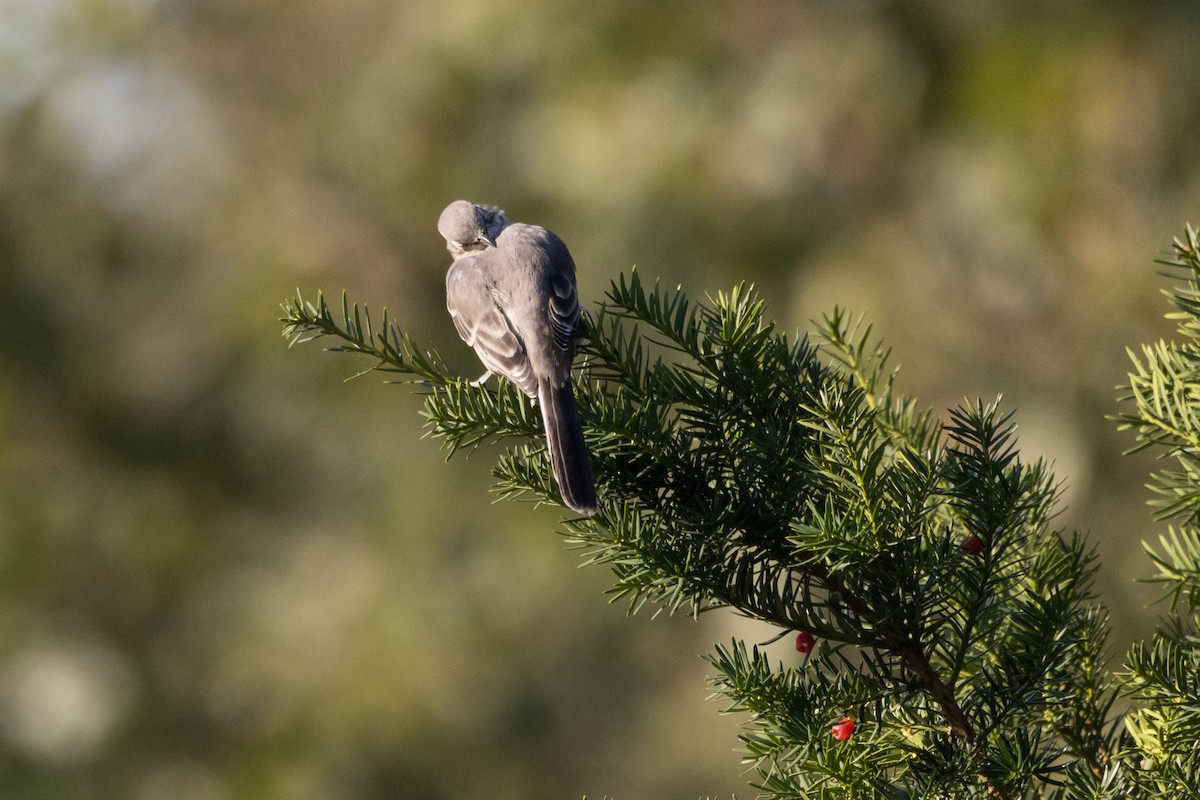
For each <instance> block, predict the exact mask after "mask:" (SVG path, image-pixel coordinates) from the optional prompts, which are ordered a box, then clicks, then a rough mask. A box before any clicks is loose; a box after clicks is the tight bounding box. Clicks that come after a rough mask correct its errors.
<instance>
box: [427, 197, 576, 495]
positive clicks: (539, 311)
mask: <svg viewBox="0 0 1200 800" xmlns="http://www.w3.org/2000/svg"><path fill="white" fill-rule="evenodd" d="M438 233H440V234H441V235H442V237H443V238H445V240H446V249H447V250H449V251H450V255H451V256H453V257H454V263H453V264H452V265H451V266H450V270H449V271H448V272H447V273H446V308H447V309H449V311H450V317H451V318H452V319H453V320H454V327H455V328H457V329H458V335H459V336H461V337H462V339H463V341H464V342H466V343H467V344H468V345H470V346H471V347H473V348H474V349H475V352H476V353H477V354H478V355H479V360H480V361H482V362H483V365H484V367H486V368H487V372H485V373H484V374H483V375H482V376H481V377H480V378H479V380H478V381H476V384H479V383H482V382H483V381H485V380H487V379H488V378H489V377H491V376H492V375H493V374H497V375H503V376H504V377H505V378H508V379H509V380H510V381H512V382H513V383H514V384H516V385H517V387H518V388H520V390H521V391H523V392H524V393H525V394H526V395H528V396H529V397H530V398H531V399H533V400H534V401H535V402H536V403H537V405H538V406H539V407H540V408H541V410H542V421H543V423H544V424H545V428H546V449H547V451H548V452H549V454H550V465H551V468H552V469H553V471H554V480H555V482H556V483H557V484H558V488H559V491H561V492H562V497H563V500H564V501H565V502H566V504H567V505H568V506H570V507H571V508H572V509H574V510H575V511H577V512H579V513H580V514H585V515H587V516H591V515H592V514H594V513H596V488H595V485H594V484H593V482H592V467H591V462H590V460H589V458H588V450H587V444H586V443H585V442H584V439H583V428H582V427H581V426H580V423H579V409H578V407H577V406H576V404H575V394H574V392H573V391H572V390H571V361H572V360H573V359H574V357H575V346H574V343H573V342H572V339H571V337H572V335H573V334H574V332H575V327H576V325H578V324H579V296H578V294H577V292H576V289H575V262H574V260H573V259H572V258H571V253H570V252H569V251H568V250H567V246H566V245H565V244H563V241H562V239H559V238H558V237H557V236H555V235H554V234H553V233H551V232H550V231H548V230H546V229H545V228H540V227H538V226H536V225H525V224H523V223H520V222H510V221H509V220H508V218H507V217H505V216H504V212H503V211H501V210H500V209H498V208H496V207H495V206H486V205H476V204H474V203H468V202H467V201H466V200H455V201H454V202H453V203H451V204H450V205H448V206H446V209H445V210H444V211H443V212H442V216H441V217H440V218H439V219H438Z"/></svg>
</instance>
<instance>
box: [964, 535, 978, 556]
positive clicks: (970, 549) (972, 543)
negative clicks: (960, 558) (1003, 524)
mask: <svg viewBox="0 0 1200 800" xmlns="http://www.w3.org/2000/svg"><path fill="white" fill-rule="evenodd" d="M962 549H963V552H964V553H966V554H967V555H971V556H977V555H979V554H980V553H982V552H983V539H980V538H979V537H978V536H968V537H967V538H965V539H963V543H962Z"/></svg>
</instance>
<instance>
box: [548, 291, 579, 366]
mask: <svg viewBox="0 0 1200 800" xmlns="http://www.w3.org/2000/svg"><path fill="white" fill-rule="evenodd" d="M547 306H548V310H549V312H550V328H551V331H552V332H553V334H554V344H555V345H557V346H558V347H559V349H561V350H566V351H567V352H572V350H571V348H572V344H571V336H573V335H574V333H575V328H576V327H578V325H579V294H578V292H577V291H576V289H575V281H573V280H571V278H570V277H569V276H568V275H566V274H564V273H559V274H557V275H555V276H554V277H552V278H551V279H550V297H549V302H548V303H547Z"/></svg>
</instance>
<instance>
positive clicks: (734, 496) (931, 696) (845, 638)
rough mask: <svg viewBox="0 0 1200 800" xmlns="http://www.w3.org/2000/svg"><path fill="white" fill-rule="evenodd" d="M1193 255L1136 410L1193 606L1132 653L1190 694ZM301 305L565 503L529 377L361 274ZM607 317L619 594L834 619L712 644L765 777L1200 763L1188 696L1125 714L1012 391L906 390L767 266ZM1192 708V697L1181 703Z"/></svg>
mask: <svg viewBox="0 0 1200 800" xmlns="http://www.w3.org/2000/svg"><path fill="white" fill-rule="evenodd" d="M1170 263H1171V264H1173V265H1175V266H1176V267H1177V268H1179V269H1181V270H1183V271H1184V273H1185V274H1186V275H1187V276H1189V277H1188V280H1189V283H1188V284H1187V286H1186V287H1185V288H1184V289H1181V290H1178V291H1176V292H1175V293H1174V294H1173V295H1172V297H1173V300H1174V302H1175V303H1176V306H1177V308H1178V309H1179V317H1180V319H1181V320H1182V326H1183V328H1182V329H1183V330H1185V332H1186V337H1187V339H1186V342H1185V344H1184V345H1166V344H1159V345H1157V346H1155V347H1153V348H1147V349H1145V350H1143V351H1142V355H1141V356H1139V357H1137V358H1135V367H1136V369H1135V372H1134V374H1133V375H1131V381H1132V383H1131V386H1130V389H1129V396H1128V397H1129V399H1130V400H1131V401H1132V402H1133V403H1134V404H1135V406H1136V409H1135V410H1134V411H1133V412H1130V413H1129V414H1127V415H1125V416H1122V417H1121V418H1120V421H1121V424H1122V425H1123V426H1125V427H1129V428H1133V429H1135V431H1136V433H1137V435H1138V437H1139V441H1138V446H1141V447H1148V446H1164V447H1166V448H1167V450H1168V452H1169V453H1170V454H1171V456H1172V457H1174V458H1175V459H1176V462H1177V464H1178V465H1179V469H1178V470H1177V471H1174V472H1171V471H1167V472H1164V473H1162V475H1161V476H1160V478H1159V484H1158V487H1159V491H1160V493H1161V494H1162V496H1163V502H1162V505H1161V509H1162V512H1163V513H1169V514H1171V515H1172V516H1175V517H1177V518H1179V519H1181V520H1182V521H1183V522H1182V524H1181V525H1180V527H1179V528H1178V529H1177V530H1174V531H1173V532H1172V534H1171V535H1170V536H1169V537H1167V538H1164V539H1163V540H1162V542H1161V551H1162V553H1161V555H1160V554H1159V553H1158V551H1155V552H1154V554H1153V559H1154V563H1155V565H1156V566H1157V568H1158V570H1159V574H1158V577H1157V580H1159V581H1160V582H1161V583H1162V584H1163V585H1164V587H1165V588H1166V590H1167V594H1168V597H1169V598H1170V599H1171V601H1172V603H1174V604H1176V605H1178V606H1181V607H1185V608H1186V609H1187V610H1188V612H1189V614H1190V615H1191V617H1192V619H1190V621H1189V622H1188V623H1187V624H1186V625H1183V626H1181V627H1180V628H1178V629H1176V630H1174V631H1167V632H1166V633H1165V634H1164V636H1163V637H1162V638H1161V639H1160V640H1159V641H1157V642H1156V643H1155V644H1154V646H1152V647H1146V648H1142V649H1140V650H1135V651H1134V652H1133V653H1132V654H1131V656H1130V659H1129V662H1128V670H1129V672H1128V675H1129V685H1131V686H1134V687H1137V688H1136V689H1135V690H1134V692H1135V694H1134V697H1135V699H1138V700H1145V701H1147V702H1159V701H1164V700H1169V701H1170V702H1177V703H1180V704H1182V705H1181V706H1180V707H1181V708H1189V709H1190V708H1191V706H1190V705H1188V704H1190V703H1193V701H1194V698H1193V697H1192V696H1191V693H1192V689H1193V686H1194V685H1200V679H1197V680H1196V681H1195V682H1194V683H1193V682H1191V676H1192V675H1194V674H1195V673H1194V672H1189V670H1191V669H1192V667H1193V666H1194V664H1195V663H1198V662H1200V655H1197V652H1196V651H1197V650H1198V649H1200V646H1197V645H1195V644H1194V637H1192V638H1188V637H1190V636H1191V633H1189V632H1190V631H1194V630H1195V619H1194V616H1195V612H1196V610H1197V608H1198V607H1200V536H1197V534H1196V531H1197V526H1196V525H1195V522H1196V520H1197V518H1198V516H1200V500H1198V499H1197V498H1200V488H1197V485H1198V484H1200V480H1197V478H1200V446H1197V444H1196V443H1197V442H1200V410H1198V409H1197V408H1193V406H1194V405H1197V404H1200V399H1197V398H1200V389H1197V390H1194V391H1193V387H1194V386H1196V385H1200V383H1198V382H1196V381H1195V379H1194V375H1195V374H1197V372H1198V370H1200V367H1197V366H1196V365H1200V355H1198V354H1197V350H1196V342H1197V341H1200V265H1198V264H1197V263H1196V242H1195V234H1194V233H1193V232H1192V231H1191V230H1190V229H1189V230H1188V232H1187V237H1186V242H1181V243H1177V249H1176V259H1174V260H1173V261H1171V262H1170ZM284 312H285V315H284V317H283V320H282V321H283V323H284V330H285V334H286V335H287V336H288V337H289V339H290V340H291V341H292V342H293V343H294V342H297V341H307V340H309V339H314V338H333V339H334V340H335V341H336V342H337V344H336V345H335V347H334V348H331V349H335V350H339V351H342V352H351V353H357V354H360V355H365V356H367V357H368V358H370V359H373V360H374V365H373V366H372V367H370V369H369V370H368V371H372V370H380V371H384V372H388V373H398V374H400V375H402V376H403V378H404V382H406V383H412V384H416V385H417V386H419V387H420V388H421V390H422V391H423V392H424V393H425V394H426V402H425V411H424V413H425V416H426V418H427V420H428V423H429V426H430V431H431V433H432V434H433V435H435V436H438V437H441V438H443V440H444V441H445V443H446V446H447V447H448V448H449V449H450V450H451V451H454V450H456V449H458V448H460V447H464V446H473V445H476V444H478V443H480V442H482V441H486V440H493V439H503V440H505V441H507V442H508V443H509V449H508V450H507V451H506V452H505V453H504V454H503V455H502V456H501V457H500V459H499V461H498V464H497V466H496V470H495V474H496V477H497V480H498V487H499V491H500V492H501V494H502V495H503V496H511V497H522V496H532V497H534V498H536V499H538V500H539V501H541V502H546V503H551V504H556V503H558V502H559V499H558V496H557V490H556V487H555V486H554V484H553V482H552V480H551V479H550V469H549V465H548V463H547V461H546V456H545V452H544V447H542V444H541V440H540V431H539V421H538V415H537V413H536V410H534V409H532V407H531V406H530V404H529V402H528V401H527V399H526V398H525V397H524V395H523V394H521V393H520V392H518V391H515V390H514V389H513V388H512V387H511V386H508V385H507V383H505V382H503V381H500V382H498V384H497V385H495V386H493V387H491V388H481V387H474V386H471V385H469V384H468V383H467V382H465V381H463V380H461V379H460V378H458V377H457V376H454V375H451V374H450V373H449V372H448V370H447V369H446V367H445V366H444V365H443V363H442V362H441V360H440V359H439V358H438V357H437V356H436V355H435V354H432V353H430V352H428V351H426V350H425V349H423V348H422V347H420V346H419V345H418V344H417V342H416V341H415V340H414V339H413V338H412V337H410V336H409V335H408V334H407V333H405V332H403V331H400V330H399V329H397V328H396V327H395V326H394V325H392V324H391V323H390V322H389V320H388V319H387V317H386V315H385V316H384V318H383V321H382V324H381V326H380V327H379V328H378V329H376V328H374V327H373V326H372V320H371V317H370V314H369V313H368V312H367V310H366V309H365V307H363V308H361V309H360V307H359V306H357V305H356V304H350V303H349V302H348V301H346V300H345V298H343V301H342V306H341V311H340V314H335V313H334V312H333V311H332V310H331V309H330V308H329V306H328V304H327V303H326V302H325V300H324V298H323V297H322V296H320V295H318V297H317V300H316V302H315V303H307V302H305V301H304V300H303V299H302V298H301V297H300V296H299V295H298V296H297V297H296V298H295V299H293V300H291V301H289V302H288V303H287V304H285V306H284ZM582 328H583V329H582V331H581V340H580V346H579V350H580V353H581V356H582V358H581V359H579V362H578V364H579V369H578V370H577V373H576V376H575V388H576V394H577V398H578V403H579V412H580V416H581V419H582V421H583V423H584V428H585V437H586V439H587V443H588V447H589V449H590V450H591V453H592V458H593V469H594V473H595V477H596V483H597V488H598V491H599V494H600V508H599V511H598V513H597V514H596V516H594V517H591V518H586V519H585V518H577V517H571V518H568V519H567V520H566V521H565V529H566V536H567V541H568V543H569V544H571V545H572V546H575V547H578V548H580V549H582V550H583V551H584V555H585V559H586V560H587V561H588V562H590V563H597V564H605V565H608V566H609V568H610V569H611V570H612V572H613V575H614V583H613V587H612V589H611V597H612V599H613V600H622V601H624V602H627V603H628V604H629V608H630V611H631V613H632V612H634V611H637V610H639V609H641V608H644V607H646V606H647V605H649V606H652V607H655V608H656V610H667V611H671V612H674V611H676V610H681V609H684V610H687V611H689V612H691V613H693V614H696V613H700V612H703V611H706V610H709V609H714V608H730V609H733V610H734V611H736V612H737V613H739V614H742V615H745V616H748V617H752V618H755V619H759V620H763V621H765V622H768V623H770V624H772V625H774V626H776V627H777V628H778V629H779V631H780V634H779V635H780V636H783V635H786V634H787V633H788V632H789V631H790V632H792V633H800V632H803V633H801V636H803V637H807V639H806V642H808V644H806V647H807V648H809V649H811V650H812V652H809V653H808V654H807V655H806V656H805V657H804V658H803V659H802V660H800V661H799V662H797V663H792V664H782V663H780V664H777V665H772V664H771V663H769V662H768V660H767V659H766V657H765V656H764V655H763V654H762V653H760V652H759V650H758V648H757V647H753V648H747V647H746V645H745V644H744V643H742V642H737V641H735V642H733V643H732V644H731V645H730V646H727V647H726V646H718V647H717V648H716V650H715V652H714V654H713V656H712V657H711V659H710V660H711V663H712V664H713V666H714V669H715V670H716V675H715V677H714V679H713V683H714V687H715V688H716V691H717V694H718V695H720V696H723V697H725V698H726V699H727V700H728V701H729V703H730V707H731V708H732V709H737V710H742V711H746V712H748V713H749V714H750V715H751V723H750V725H749V728H748V731H747V732H746V733H745V734H744V736H743V742H744V743H745V746H746V756H747V759H748V760H749V761H751V762H752V763H754V764H755V766H756V768H757V770H758V774H759V783H758V784H756V785H757V786H758V788H759V789H760V790H761V791H763V792H764V794H763V797H768V798H771V797H775V798H784V797H788V798H791V797H809V796H812V797H816V796H826V794H827V793H830V792H846V791H850V792H864V791H866V792H868V793H869V794H870V796H880V797H915V796H922V797H927V796H938V797H979V796H988V797H994V798H1018V797H1046V798H1082V797H1103V798H1110V797H1111V798H1117V797H1123V796H1125V795H1126V794H1127V793H1130V792H1132V791H1133V787H1155V788H1160V787H1168V788H1169V787H1174V786H1177V785H1179V782H1180V781H1182V780H1183V779H1184V778H1187V777H1189V776H1192V775H1198V776H1200V767H1193V766H1187V767H1186V769H1184V768H1181V769H1182V770H1183V771H1182V772H1180V773H1179V774H1175V773H1174V772H1170V771H1169V770H1166V768H1165V767H1163V768H1161V769H1159V771H1158V772H1154V773H1153V775H1151V773H1150V772H1147V771H1146V770H1139V768H1138V767H1137V766H1136V763H1137V762H1135V754H1136V755H1137V757H1138V758H1141V759H1143V760H1144V759H1145V758H1146V757H1147V756H1146V754H1150V756H1149V757H1150V758H1151V760H1152V761H1153V762H1154V764H1156V765H1160V766H1161V765H1163V764H1166V763H1168V761H1170V759H1171V758H1175V756H1173V755H1172V754H1174V753H1175V752H1176V751H1175V750H1173V749H1171V748H1172V745H1171V741H1172V740H1171V739H1170V738H1169V737H1166V736H1165V734H1163V733H1162V731H1161V725H1160V723H1161V721H1162V719H1167V717H1163V718H1162V719H1160V718H1158V717H1154V716H1153V715H1149V714H1147V713H1140V712H1135V713H1134V714H1133V715H1132V716H1131V717H1129V718H1128V720H1127V730H1128V733H1126V732H1125V730H1126V728H1125V727H1123V725H1122V718H1121V717H1120V716H1118V715H1116V714H1114V713H1113V707H1114V702H1115V698H1116V693H1115V691H1114V689H1113V677H1112V675H1111V673H1109V672H1108V670H1107V668H1106V665H1105V654H1104V639H1105V632H1106V629H1107V619H1106V615H1105V614H1104V612H1103V610H1102V609H1101V608H1099V606H1097V605H1096V603H1095V600H1094V597H1093V594H1092V588H1091V587H1092V581H1093V578H1094V572H1095V566H1094V555H1093V553H1092V552H1091V550H1090V548H1089V547H1088V545H1087V542H1086V540H1085V539H1084V538H1083V537H1081V536H1079V535H1071V536H1067V535H1064V534H1063V533H1061V532H1060V531H1057V530H1055V529H1053V528H1052V527H1051V525H1050V523H1051V520H1052V518H1053V515H1054V506H1055V502H1056V500H1057V488H1056V483H1055V481H1054V479H1053V476H1051V475H1050V473H1049V470H1048V469H1047V468H1046V466H1045V464H1044V463H1043V462H1041V461H1038V460H1034V461H1026V460H1023V459H1022V458H1020V456H1019V453H1018V450H1017V447H1016V440H1015V433H1014V430H1015V425H1014V423H1013V418H1012V414H1011V412H1002V411H1001V410H1000V408H999V406H998V405H997V404H984V403H982V402H976V403H969V404H964V405H963V406H961V407H959V408H956V409H952V410H951V411H950V413H949V416H948V419H947V421H946V422H945V423H944V424H943V423H942V422H940V421H939V420H938V418H937V417H936V416H935V415H934V414H933V413H932V411H930V410H923V409H920V408H919V407H918V405H917V403H916V402H915V401H914V400H913V399H912V398H908V397H902V396H898V395H896V394H895V391H894V376H895V373H894V371H893V370H891V369H890V368H889V367H888V366H887V360H888V355H889V354H888V351H887V350H886V349H884V348H883V347H881V346H880V345H879V344H877V343H876V342H875V341H874V340H873V339H872V338H871V330H870V327H869V326H866V325H864V324H863V322H862V320H860V319H859V320H855V319H852V318H851V317H850V316H849V315H847V314H846V313H845V312H843V311H841V310H838V309H835V310H834V312H833V313H832V314H830V315H828V316H826V317H824V318H823V319H822V320H821V321H820V322H818V323H817V328H816V331H815V334H814V335H813V337H812V339H811V340H810V338H808V337H800V338H791V337H788V336H786V335H784V334H781V333H779V332H778V331H776V330H775V328H774V326H773V325H771V324H770V323H768V322H767V321H766V320H765V319H764V304H763V302H762V300H761V299H760V298H758V297H757V296H756V295H755V293H754V291H753V289H752V288H750V287H748V286H745V285H741V286H737V287H734V288H733V289H732V290H731V291H729V292H727V293H718V294H717V295H715V296H712V297H710V298H708V300H707V302H693V301H692V300H690V299H689V298H688V297H687V296H686V295H685V294H684V293H683V292H682V291H681V290H679V289H676V290H673V291H664V290H662V289H660V287H658V286H657V285H655V286H652V287H647V286H644V285H643V284H642V281H641V278H640V276H639V274H638V273H637V272H636V270H635V271H633V272H631V273H629V274H628V275H621V276H619V277H618V278H617V280H615V281H614V282H613V283H612V285H611V287H610V288H609V290H608V292H607V294H606V297H605V300H604V302H603V303H601V304H599V305H598V306H597V307H595V308H594V309H593V313H592V314H591V315H590V316H588V315H585V319H584V322H583V325H582ZM776 638H778V637H776ZM798 641H799V640H798ZM1181 718H1183V719H1191V717H1187V716H1183V717H1181V716H1180V715H1178V714H1175V715H1170V716H1169V719H1170V720H1171V721H1172V723H1174V724H1178V723H1179V720H1180V719H1181ZM1195 719H1197V720H1200V711H1198V712H1197V714H1196V717H1195ZM847 721H850V722H849V723H848V724H847ZM831 726H833V727H832V734H831ZM1197 727H1198V728H1200V722H1197ZM847 731H850V733H847ZM1196 732H1197V733H1198V734H1200V730H1197V731H1196ZM847 736H852V737H853V738H851V739H850V740H849V741H840V739H844V738H845V737H847ZM1171 763H1176V764H1178V763H1181V762H1179V761H1178V759H1176V760H1175V761H1171ZM1188 763H1189V764H1190V762H1188ZM1172 769H1174V768H1172Z"/></svg>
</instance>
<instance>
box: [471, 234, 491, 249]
mask: <svg viewBox="0 0 1200 800" xmlns="http://www.w3.org/2000/svg"><path fill="white" fill-rule="evenodd" d="M475 241H477V242H479V243H480V244H486V245H487V246H488V247H495V246H496V240H495V239H493V238H492V237H490V236H488V235H487V234H486V233H481V234H479V238H478V239H476V240H475Z"/></svg>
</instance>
